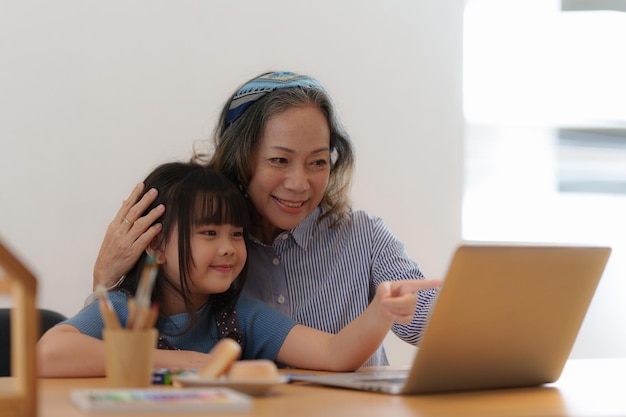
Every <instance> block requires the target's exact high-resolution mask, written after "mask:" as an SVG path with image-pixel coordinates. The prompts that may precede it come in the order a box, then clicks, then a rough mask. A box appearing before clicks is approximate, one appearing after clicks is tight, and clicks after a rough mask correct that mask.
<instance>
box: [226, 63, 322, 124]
mask: <svg viewBox="0 0 626 417" xmlns="http://www.w3.org/2000/svg"><path fill="white" fill-rule="evenodd" d="M292 87H305V88H319V89H321V90H323V89H324V87H322V85H321V84H320V83H319V82H318V81H317V80H315V79H313V78H311V77H308V76H306V75H300V74H296V73H293V72H289V71H283V72H269V73H267V74H263V75H261V76H259V77H257V78H255V79H254V80H252V81H249V82H247V83H246V84H244V86H243V87H241V88H240V89H239V91H237V93H236V94H235V96H234V97H233V99H232V100H231V102H230V106H229V107H228V114H227V115H226V126H230V125H231V124H233V123H234V122H235V121H236V120H237V119H238V118H239V117H240V116H241V115H242V114H243V112H244V111H245V110H246V109H247V108H248V107H249V106H250V105H251V104H252V103H254V102H255V101H257V100H258V99H260V98H262V97H264V96H265V95H267V94H269V93H271V92H272V91H274V90H280V89H282V88H292Z"/></svg>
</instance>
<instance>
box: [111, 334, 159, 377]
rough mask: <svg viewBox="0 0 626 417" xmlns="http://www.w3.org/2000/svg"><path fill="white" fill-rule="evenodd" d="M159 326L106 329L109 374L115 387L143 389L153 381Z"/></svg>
mask: <svg viewBox="0 0 626 417" xmlns="http://www.w3.org/2000/svg"><path fill="white" fill-rule="evenodd" d="M157 337H158V332H157V329H155V328H151V329H146V330H133V329H104V330H103V331H102V338H103V339H104V345H105V355H106V377H107V382H108V385H109V386H111V387H114V388H143V387H148V386H150V384H151V383H152V372H153V367H154V365H153V361H154V351H155V349H156V345H157Z"/></svg>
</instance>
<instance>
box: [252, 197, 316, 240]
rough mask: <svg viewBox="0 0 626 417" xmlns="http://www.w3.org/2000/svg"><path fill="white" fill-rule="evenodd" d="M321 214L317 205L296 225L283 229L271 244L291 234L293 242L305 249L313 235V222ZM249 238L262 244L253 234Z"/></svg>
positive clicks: (314, 222)
mask: <svg viewBox="0 0 626 417" xmlns="http://www.w3.org/2000/svg"><path fill="white" fill-rule="evenodd" d="M321 214H322V209H321V208H320V207H319V206H318V207H316V208H315V210H313V212H312V213H311V214H309V215H308V216H307V218H305V219H304V220H303V221H302V222H301V223H300V224H299V225H297V226H296V227H294V228H293V229H291V230H285V231H284V232H282V233H280V234H279V235H278V236H276V238H275V239H274V243H273V245H276V244H277V243H278V242H281V241H283V240H285V239H287V238H288V237H289V236H291V237H292V238H293V240H294V242H296V244H297V245H298V246H300V247H301V248H302V249H306V248H307V246H308V243H309V241H310V237H311V236H312V235H313V230H314V228H315V224H316V223H317V222H318V220H319V217H320V216H321ZM250 239H251V240H252V241H253V242H254V243H257V244H260V245H264V244H263V243H262V242H261V241H260V240H259V239H257V238H256V237H255V236H252V235H251V236H250ZM273 245H272V246H273ZM264 246H267V245H264Z"/></svg>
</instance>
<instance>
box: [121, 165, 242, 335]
mask: <svg viewBox="0 0 626 417" xmlns="http://www.w3.org/2000/svg"><path fill="white" fill-rule="evenodd" d="M144 184H145V188H144V193H145V192H147V191H148V190H150V189H151V188H156V189H157V190H158V192H159V193H158V197H157V199H156V200H155V201H154V202H153V203H152V204H151V205H150V207H148V208H147V209H146V211H145V212H144V213H143V214H142V215H146V214H147V213H148V212H149V211H150V210H152V209H153V208H155V207H156V206H158V205H159V204H163V205H165V207H166V210H165V213H164V214H163V215H162V216H161V217H160V218H159V219H157V222H160V223H161V224H162V225H163V229H162V231H161V233H160V234H159V236H158V237H157V239H159V241H158V242H157V244H158V245H160V244H162V243H163V242H165V241H167V239H168V238H169V237H170V235H171V234H172V233H173V232H174V231H175V230H176V229H177V233H178V263H179V274H180V282H179V285H180V289H179V288H177V287H175V286H174V285H173V284H172V283H171V282H170V281H169V280H168V279H167V278H166V277H165V276H164V273H163V271H162V269H159V272H158V275H157V278H156V281H155V286H154V290H153V292H152V301H153V302H157V303H162V298H163V294H164V291H163V290H164V288H166V287H168V288H169V289H172V290H174V291H175V292H178V294H179V295H180V297H181V298H182V300H183V301H184V303H185V306H186V309H187V312H189V313H190V314H191V317H195V315H194V314H192V313H194V312H195V311H193V308H192V303H191V297H190V293H189V285H188V277H189V275H190V272H191V270H192V268H193V262H194V261H193V257H192V252H191V243H190V242H191V236H192V235H191V233H192V229H193V228H194V227H195V226H198V225H204V224H216V225H222V224H232V225H234V226H237V227H243V228H244V230H247V228H248V225H249V216H250V214H249V213H250V208H249V206H248V203H247V201H246V199H245V198H244V196H243V195H242V194H241V192H240V191H239V190H238V189H237V187H236V186H235V185H234V184H233V183H232V182H231V181H230V180H229V179H228V178H226V177H225V176H224V175H222V174H220V173H218V172H216V171H215V170H213V169H211V168H208V167H205V166H202V165H199V164H196V163H193V162H191V163H182V162H173V163H167V164H163V165H160V166H158V167H157V168H156V169H155V170H154V171H152V173H151V174H150V175H148V176H147V177H146V179H145V180H144ZM139 199H141V197H139ZM146 256H147V255H146V253H145V252H144V253H143V254H142V255H141V257H140V258H139V260H138V261H137V263H136V264H135V265H134V266H133V268H132V269H131V270H130V272H129V273H128V274H127V275H126V278H125V279H124V280H123V282H122V283H121V285H120V289H123V290H125V291H127V292H129V293H130V294H131V295H134V294H135V292H136V290H137V286H138V284H139V279H140V277H141V275H142V272H143V267H144V264H145V260H146ZM246 270H247V262H246V266H244V269H243V270H242V272H241V273H240V274H239V277H237V279H236V280H235V281H234V282H233V283H232V284H231V286H230V288H229V289H228V290H227V291H226V292H224V293H221V294H215V295H213V296H211V309H212V311H213V313H217V312H218V311H220V310H223V309H224V308H225V307H228V306H233V308H234V304H235V303H236V301H237V298H238V297H239V295H240V293H241V290H242V288H243V284H244V281H245V277H246ZM192 325H193V319H192V320H191V323H190V325H189V326H188V328H190V327H191V326H192ZM185 330H186V329H185Z"/></svg>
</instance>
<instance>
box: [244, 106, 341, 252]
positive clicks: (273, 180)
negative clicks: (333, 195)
mask: <svg viewBox="0 0 626 417" xmlns="http://www.w3.org/2000/svg"><path fill="white" fill-rule="evenodd" d="M252 172H253V174H252V178H251V180H250V183H249V184H248V189H247V191H248V195H249V196H250V199H251V200H252V203H253V204H254V207H255V209H256V210H257V212H258V213H259V215H260V218H261V224H260V225H259V228H258V229H257V230H255V234H256V237H257V238H259V239H260V240H261V241H263V242H265V243H271V242H272V241H273V239H274V238H275V237H276V236H277V235H278V234H279V233H280V232H282V231H283V230H289V229H293V228H294V227H296V226H297V225H298V224H300V223H301V222H302V221H303V220H304V219H305V218H306V217H307V216H308V215H309V214H311V213H312V212H313V210H315V208H316V207H317V206H318V205H319V204H320V202H321V201H322V198H323V197H324V193H325V191H326V186H327V185H328V180H329V176H330V129H329V127H328V121H327V120H326V117H325V116H324V114H323V113H322V112H321V111H320V110H319V109H318V108H317V107H314V106H303V107H292V108H290V109H288V110H286V111H284V112H282V113H279V114H277V115H275V116H274V117H272V118H270V119H269V120H268V121H267V123H266V125H265V130H264V131H263V136H262V137H261V140H260V141H259V144H258V147H257V149H256V150H255V154H254V167H253V171H252Z"/></svg>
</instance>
